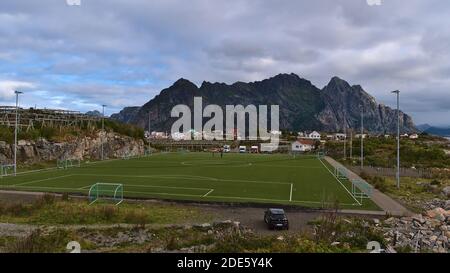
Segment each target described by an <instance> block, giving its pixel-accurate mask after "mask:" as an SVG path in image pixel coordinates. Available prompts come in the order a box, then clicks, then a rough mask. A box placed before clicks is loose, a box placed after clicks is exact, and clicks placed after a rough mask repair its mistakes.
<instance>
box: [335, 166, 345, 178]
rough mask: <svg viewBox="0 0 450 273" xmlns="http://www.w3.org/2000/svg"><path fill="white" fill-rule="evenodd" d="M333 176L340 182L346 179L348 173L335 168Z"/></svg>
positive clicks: (340, 168) (342, 169) (343, 169)
mask: <svg viewBox="0 0 450 273" xmlns="http://www.w3.org/2000/svg"><path fill="white" fill-rule="evenodd" d="M334 176H336V177H337V178H338V179H340V180H347V179H348V172H347V170H346V169H345V168H342V167H335V168H334Z"/></svg>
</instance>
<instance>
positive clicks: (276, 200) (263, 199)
mask: <svg viewBox="0 0 450 273" xmlns="http://www.w3.org/2000/svg"><path fill="white" fill-rule="evenodd" d="M206 197H207V198H221V199H222V198H223V199H240V200H257V201H273V202H289V200H279V199H268V198H254V197H236V196H218V195H208V196H206ZM292 203H307V204H309V203H310V204H332V203H329V202H328V203H324V202H319V201H300V200H294V201H292ZM341 205H345V206H355V204H347V203H341Z"/></svg>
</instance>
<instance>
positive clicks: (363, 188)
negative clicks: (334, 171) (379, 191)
mask: <svg viewBox="0 0 450 273" xmlns="http://www.w3.org/2000/svg"><path fill="white" fill-rule="evenodd" d="M352 195H353V196H354V197H355V198H359V199H361V201H362V200H363V199H369V198H372V195H373V186H372V185H370V184H369V183H367V182H366V181H364V180H361V179H353V180H352Z"/></svg>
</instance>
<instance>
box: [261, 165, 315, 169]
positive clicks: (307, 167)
mask: <svg viewBox="0 0 450 273" xmlns="http://www.w3.org/2000/svg"><path fill="white" fill-rule="evenodd" d="M255 165H256V166H263V167H264V166H267V167H274V168H304V169H322V167H310V166H301V165H299V166H282V165H280V166H277V165H270V164H255Z"/></svg>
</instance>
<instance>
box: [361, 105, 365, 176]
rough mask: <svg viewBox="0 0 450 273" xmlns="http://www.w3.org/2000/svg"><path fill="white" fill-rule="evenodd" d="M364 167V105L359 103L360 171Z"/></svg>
mask: <svg viewBox="0 0 450 273" xmlns="http://www.w3.org/2000/svg"><path fill="white" fill-rule="evenodd" d="M363 168H364V106H362V105H361V172H362V171H363Z"/></svg>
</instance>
